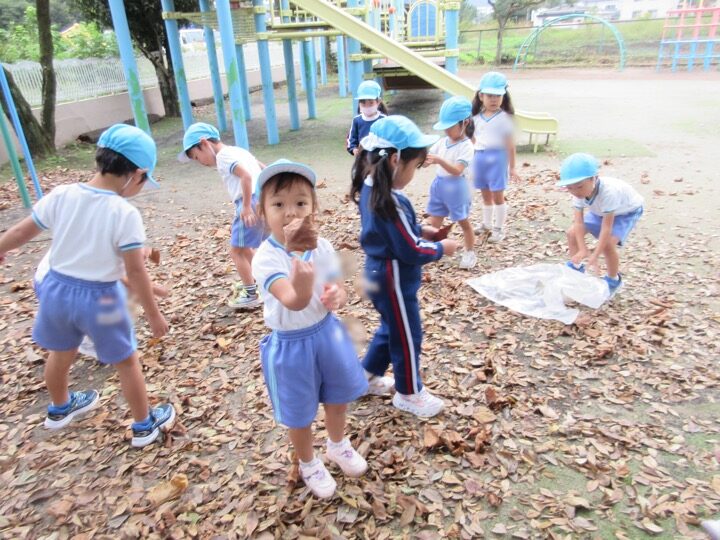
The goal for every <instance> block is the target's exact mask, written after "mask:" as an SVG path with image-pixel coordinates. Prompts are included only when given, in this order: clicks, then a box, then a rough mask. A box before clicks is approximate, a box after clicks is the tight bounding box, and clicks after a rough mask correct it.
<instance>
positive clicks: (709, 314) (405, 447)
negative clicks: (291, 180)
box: [0, 70, 720, 539]
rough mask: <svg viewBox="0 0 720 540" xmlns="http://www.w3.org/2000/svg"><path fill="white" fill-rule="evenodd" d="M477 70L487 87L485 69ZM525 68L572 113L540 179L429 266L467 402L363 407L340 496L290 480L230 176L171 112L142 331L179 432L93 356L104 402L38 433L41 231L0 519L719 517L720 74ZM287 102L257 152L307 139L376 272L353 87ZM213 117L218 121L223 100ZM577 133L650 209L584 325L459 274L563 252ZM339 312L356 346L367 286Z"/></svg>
mask: <svg viewBox="0 0 720 540" xmlns="http://www.w3.org/2000/svg"><path fill="white" fill-rule="evenodd" d="M461 76H463V77H464V78H466V79H467V80H469V81H471V82H473V83H476V82H477V81H479V79H480V77H481V76H482V72H481V71H477V70H464V71H463V72H462V73H461ZM508 76H509V79H510V91H511V93H512V97H513V100H514V103H515V106H516V108H517V109H520V110H526V111H542V112H547V113H550V114H552V115H553V116H555V117H556V118H557V119H558V120H559V122H560V134H559V137H558V140H557V141H556V143H555V144H553V145H552V146H551V147H549V148H542V149H541V151H540V152H539V153H538V154H533V153H532V150H531V149H529V148H528V147H527V146H526V137H527V136H526V135H522V134H520V135H518V144H519V145H520V147H519V150H520V153H519V156H518V168H519V170H520V173H521V177H522V181H521V182H520V183H518V184H517V185H514V186H512V188H511V189H510V190H509V191H508V200H509V204H510V233H509V236H508V239H507V240H506V242H505V243H504V244H502V245H500V246H489V245H486V244H483V245H481V244H480V243H479V244H478V254H479V257H480V264H479V267H478V268H476V269H475V271H473V273H468V272H464V271H461V270H459V269H458V268H457V261H455V260H443V261H441V262H439V263H438V264H434V265H429V266H427V267H426V283H425V285H424V286H423V289H422V292H421V304H422V306H423V318H424V321H425V328H426V336H425V343H424V355H423V360H422V362H423V365H424V375H423V376H424V379H425V381H426V383H427V384H428V386H429V387H430V388H432V390H433V392H436V393H438V394H439V395H440V396H442V397H443V398H444V399H445V400H446V402H447V403H448V407H447V410H446V412H444V413H443V414H442V415H441V416H439V417H438V418H435V419H432V420H430V421H427V422H420V421H418V420H415V419H412V418H408V417H407V416H403V415H401V414H400V413H398V412H396V411H394V410H393V408H392V406H391V405H390V403H389V400H385V399H364V400H361V401H359V402H358V403H357V404H355V405H354V406H353V409H352V411H351V415H350V419H349V434H350V436H351V438H352V440H353V442H354V443H355V444H356V446H358V447H360V448H361V450H362V451H363V453H364V454H365V455H366V456H367V459H368V462H369V464H370V471H369V472H368V474H367V475H366V477H365V478H363V479H359V480H340V478H339V475H337V474H336V477H338V480H339V483H340V489H339V496H338V497H336V498H335V499H334V500H333V501H331V502H323V503H321V502H318V501H317V500H315V499H313V498H312V497H311V496H309V495H308V494H307V493H306V492H305V490H304V488H303V486H302V482H299V483H298V482H296V478H295V476H294V475H293V474H292V471H291V473H290V474H288V470H289V466H288V463H289V461H288V456H289V450H288V444H287V441H286V439H285V437H284V432H283V430H282V429H279V428H277V427H276V426H275V424H274V422H273V420H272V415H271V413H270V410H269V404H268V402H267V399H266V395H265V389H264V386H263V383H262V377H261V373H260V369H259V362H258V359H257V343H258V341H259V339H260V337H261V336H262V335H264V333H265V329H264V327H263V324H262V320H261V319H262V317H261V314H260V312H253V313H250V314H241V313H233V312H231V311H230V310H228V309H227V308H225V307H224V302H225V300H226V299H227V292H228V290H229V286H230V284H231V283H232V282H233V281H234V279H235V276H234V275H233V272H232V269H231V267H230V264H229V260H228V259H227V257H226V255H225V252H226V242H227V236H228V232H229V223H230V220H231V217H232V215H231V212H232V207H231V204H230V203H229V202H228V200H227V196H226V193H225V191H224V188H223V186H222V184H221V182H220V181H219V180H218V178H217V175H216V173H215V172H214V171H212V170H210V169H203V168H201V167H200V166H196V165H195V164H191V165H181V164H179V163H177V162H176V161H175V160H174V156H175V154H176V153H177V151H178V149H179V146H180V141H181V138H182V125H181V123H180V121H179V120H178V119H166V120H163V121H161V122H160V123H158V124H155V125H154V126H153V135H154V137H155V139H156V141H157V142H158V145H159V147H160V161H159V166H158V170H157V174H156V176H157V178H158V179H159V180H160V181H161V183H162V188H161V189H160V190H157V191H152V192H147V193H144V194H141V195H140V196H138V197H137V198H136V199H135V202H136V204H137V205H138V206H139V207H140V209H141V211H142V213H143V216H144V219H145V224H146V228H147V231H148V237H149V239H150V243H152V244H153V245H154V246H156V247H158V248H160V250H161V252H162V263H161V265H160V266H159V267H158V268H153V270H152V272H153V275H154V276H155V278H156V279H157V280H158V281H162V282H164V283H166V284H168V285H169V286H171V287H172V295H171V297H170V298H169V299H167V300H165V301H163V302H162V309H163V310H164V312H165V313H166V314H167V317H168V319H169V320H170V322H171V325H172V327H173V330H172V332H171V334H170V335H169V336H168V337H167V338H165V339H164V340H163V341H162V342H160V343H154V342H152V341H150V340H148V334H147V329H146V324H145V323H144V321H142V319H141V320H140V321H139V323H138V334H139V336H138V337H139V339H140V348H141V350H142V351H143V354H144V364H145V370H146V374H147V377H148V382H149V387H148V388H149V393H150V395H151V398H152V400H153V401H159V400H168V399H169V400H170V401H172V402H173V404H175V406H176V407H177V408H178V410H179V413H180V414H179V422H178V426H177V428H176V429H175V430H174V431H173V432H172V434H171V435H170V436H169V437H168V438H167V439H166V440H165V441H164V443H163V444H157V445H154V446H152V447H150V448H148V449H146V450H144V451H141V452H136V451H132V450H130V449H129V448H128V445H127V441H125V440H123V435H124V436H125V437H127V433H126V431H125V429H126V427H127V425H128V422H129V420H128V418H129V415H128V412H127V409H126V407H125V404H124V401H123V399H122V397H121V396H120V394H119V388H118V381H117V377H116V376H115V375H114V374H113V373H112V371H111V370H110V369H108V368H104V367H102V366H99V365H97V364H96V363H94V362H92V361H90V360H89V359H86V358H83V359H81V360H79V361H78V363H77V364H76V366H75V367H74V370H73V374H72V379H73V381H76V382H75V383H74V384H76V385H80V384H81V381H82V383H83V384H84V383H85V382H88V383H92V385H93V386H94V387H96V388H98V389H99V390H101V395H102V397H103V407H102V408H101V409H99V411H101V412H99V413H98V414H97V415H95V416H93V417H92V418H88V419H85V420H82V421H80V422H77V423H76V424H74V425H73V427H72V428H71V429H67V430H64V431H62V432H60V433H48V432H46V431H44V430H43V428H42V426H41V424H42V419H43V411H44V408H45V406H46V400H47V397H46V393H45V390H44V384H43V382H42V354H43V353H42V351H40V350H39V349H37V348H35V347H34V346H33V345H32V344H31V340H30V338H29V328H30V325H31V322H32V317H33V312H34V307H35V306H34V297H33V293H32V291H31V288H30V278H31V276H32V272H33V268H34V266H35V264H36V263H37V261H38V260H39V258H40V256H41V255H42V253H43V252H44V251H45V249H46V248H47V246H48V238H47V237H46V236H41V237H39V238H38V240H36V241H34V242H33V243H31V244H30V245H29V246H28V247H27V248H25V249H23V250H22V251H21V252H20V253H18V254H12V256H11V257H9V258H8V261H7V263H6V264H5V265H4V266H3V267H1V268H0V291H2V292H1V293H0V313H2V320H1V322H0V331H1V332H2V333H1V334H0V335H1V336H2V337H0V382H1V383H2V384H1V385H0V410H1V411H2V412H3V415H2V417H1V418H0V441H1V442H0V494H1V497H0V537H3V538H4V537H7V538H19V537H32V538H69V537H73V536H74V537H76V538H94V537H96V538H101V537H102V538H111V537H112V538H118V537H124V538H131V537H132V538H134V537H157V538H162V537H173V538H182V537H197V538H210V537H216V536H217V537H230V538H242V537H262V538H281V537H282V538H298V537H308V538H309V537H323V538H331V537H332V538H438V537H451V538H479V537H494V538H511V537H512V538H548V537H550V538H620V539H624V538H645V537H657V538H703V537H704V535H703V534H702V532H701V531H700V529H699V528H698V524H699V521H700V520H701V519H705V518H708V517H712V516H715V517H720V508H719V506H720V470H719V467H718V463H717V460H716V457H715V454H716V453H717V450H716V448H717V449H720V435H719V434H718V433H719V430H720V424H719V423H718V415H719V413H720V405H718V403H717V402H718V399H720V393H719V392H718V380H719V378H718V374H717V366H716V362H717V358H718V345H719V344H720V340H719V339H718V324H719V323H720V303H719V302H718V294H719V293H720V289H719V283H718V268H719V267H720V266H719V265H720V255H719V252H718V248H720V242H719V241H718V239H719V238H720V236H719V234H720V219H718V210H720V197H719V196H718V186H717V185H716V181H717V173H716V172H715V171H716V167H715V162H716V161H717V155H718V152H717V148H718V146H719V145H720V130H718V128H717V126H718V125H720V92H718V90H719V89H720V74H718V73H710V74H706V73H691V74H687V73H679V74H671V73H668V72H665V73H656V72H654V71H649V70H626V71H625V72H622V73H618V72H615V71H609V70H552V71H544V70H543V71H523V72H519V73H508ZM276 96H277V97H278V104H277V112H278V116H279V121H280V137H281V144H280V145H277V146H272V147H271V146H268V145H267V144H266V135H265V131H264V121H263V117H264V113H263V108H262V103H261V97H260V95H259V94H255V95H254V96H253V98H254V99H253V103H254V105H253V119H252V120H250V121H249V122H248V131H249V134H250V140H251V146H252V151H253V152H254V153H255V154H256V155H257V157H258V158H259V159H261V160H262V161H264V162H266V163H267V162H270V161H273V160H274V159H277V158H280V157H286V158H289V159H296V160H300V161H304V162H306V163H309V164H310V165H312V166H313V167H314V168H315V169H316V171H317V172H318V174H319V176H320V177H321V178H323V179H324V187H323V188H322V189H321V190H319V194H320V205H321V212H322V213H321V217H322V219H323V227H322V234H323V235H324V236H326V237H327V238H328V239H330V240H331V241H332V242H333V244H334V245H335V246H336V248H338V249H339V250H340V251H341V253H342V256H343V259H344V260H346V261H349V265H350V266H351V267H352V266H353V265H355V269H356V267H357V265H359V264H361V257H360V252H359V250H358V249H357V248H358V246H357V230H358V222H357V212H356V210H355V208H354V207H353V206H352V204H348V203H347V202H346V201H345V200H344V194H345V193H346V191H347V187H348V181H349V174H350V166H351V158H350V156H349V155H348V154H347V153H346V152H345V150H344V137H345V134H346V131H347V128H348V126H349V123H350V118H351V116H352V114H351V110H350V100H349V99H340V98H338V97H336V96H337V92H336V88H334V87H328V88H325V89H322V90H321V91H320V94H319V96H318V97H319V99H318V113H319V117H318V119H316V120H312V121H310V120H306V119H305V118H306V116H307V114H306V112H305V108H304V106H303V108H302V109H301V118H303V121H302V129H301V130H300V131H297V132H290V131H289V121H288V117H287V114H288V113H287V103H286V102H285V101H284V99H283V96H284V90H283V89H279V90H276ZM386 100H387V101H388V103H389V105H390V110H391V113H401V114H407V115H408V116H410V117H411V118H413V119H414V120H416V122H417V123H418V124H419V125H421V126H422V127H424V128H426V129H430V126H431V125H432V123H434V121H435V117H436V115H437V111H438V109H439V107H440V104H441V102H442V94H441V93H440V92H438V91H408V92H400V93H397V94H396V95H392V96H387V99H386ZM197 113H198V114H197V116H198V118H200V119H204V120H207V121H210V122H212V121H213V110H212V106H207V107H202V108H200V109H199V110H198V111H197ZM228 138H229V136H228ZM574 151H589V152H592V153H594V154H595V155H597V156H598V157H599V158H601V159H602V160H603V162H604V165H603V170H602V172H603V174H608V175H612V176H617V177H619V178H624V179H626V180H628V181H629V182H630V183H632V184H633V185H634V186H635V187H636V188H637V189H638V190H639V191H640V192H641V193H642V195H643V196H644V197H645V199H646V213H645V216H644V217H643V220H642V222H641V224H640V226H639V228H638V230H637V231H636V233H633V236H632V241H631V242H630V243H629V246H628V247H627V248H626V249H625V250H624V252H623V254H622V267H623V270H624V272H625V278H626V287H625V289H624V290H623V291H622V293H621V294H620V295H619V296H618V297H617V298H616V299H615V300H614V301H613V302H612V303H610V304H608V305H606V306H603V307H602V308H601V309H600V310H597V311H591V310H583V311H584V313H583V316H582V317H581V319H579V320H578V322H577V323H576V324H575V325H571V326H564V325H562V324H561V323H558V322H551V321H540V320H535V319H529V318H525V317H521V316H519V315H517V314H514V313H511V312H509V311H508V310H506V309H505V308H501V307H498V306H494V305H492V304H490V303H489V302H487V301H486V300H485V299H484V298H482V297H480V296H478V295H476V294H475V293H474V292H473V291H472V290H471V289H470V288H469V287H468V286H467V285H466V284H465V283H464V281H465V280H466V279H467V278H469V277H472V276H474V275H481V274H483V273H486V272H489V271H493V270H498V269H501V268H504V267H508V266H514V265H526V264H532V263H535V262H557V261H562V260H564V258H565V253H564V240H563V238H564V233H563V231H564V228H565V227H566V226H567V224H568V221H569V216H570V208H569V201H568V195H567V194H565V193H563V192H561V191H559V190H558V189H556V188H555V187H554V185H553V181H554V178H553V175H554V172H555V171H557V169H558V168H559V164H560V162H561V160H562V158H563V157H564V156H565V155H567V154H568V153H571V152H574ZM91 161H92V149H91V148H88V147H84V146H74V147H71V148H68V149H66V150H65V151H64V152H63V153H61V156H60V157H59V158H54V159H53V160H47V161H46V162H44V163H41V164H39V168H40V169H41V170H43V171H44V176H45V179H44V180H43V183H44V184H45V185H47V186H50V185H54V184H56V183H61V182H64V181H69V180H70V179H72V178H75V179H77V178H81V177H82V176H83V172H82V171H85V170H88V169H89V167H90V166H91ZM1 175H2V178H3V179H5V178H7V177H10V176H11V173H10V171H9V170H8V169H7V168H5V169H3V170H2V173H1ZM431 180H432V175H431V171H430V170H420V171H419V172H418V174H417V175H416V178H415V180H414V181H413V183H412V184H411V185H410V187H409V188H408V190H407V192H408V193H409V196H410V197H411V199H412V200H413V201H414V202H415V203H416V208H417V209H418V211H422V209H423V208H424V204H425V201H426V199H427V192H428V188H429V185H430V182H431ZM11 197H16V195H14V194H13V190H12V188H11V187H10V185H9V184H5V185H4V186H3V185H0V203H3V202H5V203H6V204H5V207H6V209H5V210H2V211H0V230H4V229H6V228H7V226H9V225H10V224H11V223H12V222H13V221H14V220H15V219H17V218H18V217H19V216H21V215H23V213H24V211H23V210H22V209H20V208H19V202H18V200H17V198H15V199H11ZM8 201H11V202H8ZM0 208H3V206H2V205H1V204H0ZM356 275H357V273H356V272H355V273H353V272H351V273H350V275H349V276H348V277H349V280H348V287H350V289H351V291H352V289H353V283H354V278H355V277H356ZM340 315H341V316H342V317H343V318H344V319H345V320H346V321H347V322H348V324H349V326H350V327H351V330H352V331H353V334H354V335H356V336H357V339H358V341H359V343H362V342H364V341H365V340H367V339H368V338H369V337H370V336H371V335H372V331H373V329H374V327H375V325H376V324H377V316H376V314H375V313H374V312H373V310H372V307H371V305H370V304H369V303H368V302H366V301H364V300H362V299H361V298H360V296H358V294H357V293H356V292H354V291H353V292H352V294H351V301H350V304H349V305H348V306H347V307H346V308H345V309H343V310H342V311H341V313H340ZM76 387H77V386H76ZM319 425H321V423H319ZM323 434H324V432H323V431H322V430H321V429H318V435H317V442H318V446H320V445H321V443H322V441H323V440H324V438H323ZM334 472H335V473H337V471H334ZM178 474H185V475H186V476H187V477H188V479H189V487H188V488H187V490H186V491H184V492H183V493H182V494H180V496H179V497H177V498H176V499H173V500H170V501H168V502H164V503H161V504H158V505H153V504H151V503H149V502H148V500H149V499H148V497H147V494H148V493H149V492H150V491H151V490H152V488H153V486H156V485H157V484H159V483H161V482H163V481H166V480H168V479H170V478H172V477H173V476H175V475H178Z"/></svg>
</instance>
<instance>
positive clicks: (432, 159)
mask: <svg viewBox="0 0 720 540" xmlns="http://www.w3.org/2000/svg"><path fill="white" fill-rule="evenodd" d="M437 157H438V156H436V155H435V154H428V155H427V157H426V158H425V161H424V162H423V164H422V166H423V168H425V167H429V166H430V165H436V164H437Z"/></svg>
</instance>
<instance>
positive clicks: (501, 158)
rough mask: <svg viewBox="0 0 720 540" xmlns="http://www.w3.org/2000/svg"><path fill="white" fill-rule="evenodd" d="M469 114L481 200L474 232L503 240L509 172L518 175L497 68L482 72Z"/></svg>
mask: <svg viewBox="0 0 720 540" xmlns="http://www.w3.org/2000/svg"><path fill="white" fill-rule="evenodd" d="M472 114H473V121H474V122H475V160H474V161H473V178H474V182H475V188H476V189H479V190H480V194H481V195H482V200H483V222H482V225H481V226H480V227H479V228H478V229H476V231H475V232H476V233H478V234H480V233H482V232H483V231H491V232H492V234H491V235H490V238H489V240H488V241H489V242H493V243H497V242H502V241H503V239H504V238H505V220H506V218H507V212H508V208H507V204H506V202H505V189H506V188H507V183H508V175H509V177H510V178H511V179H512V180H517V178H518V175H517V173H516V172H515V142H514V140H513V131H514V129H515V128H514V125H513V114H515V109H514V108H513V105H512V100H511V99H510V93H509V92H508V91H507V78H506V77H505V75H503V74H502V73H498V72H497V71H490V72H489V73H486V74H485V75H483V78H482V79H481V80H480V86H479V88H478V91H477V92H476V94H475V97H474V98H473V103H472Z"/></svg>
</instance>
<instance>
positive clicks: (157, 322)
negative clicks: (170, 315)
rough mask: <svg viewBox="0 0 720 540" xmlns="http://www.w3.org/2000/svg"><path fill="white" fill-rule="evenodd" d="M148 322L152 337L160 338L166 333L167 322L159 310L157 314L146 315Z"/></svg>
mask: <svg viewBox="0 0 720 540" xmlns="http://www.w3.org/2000/svg"><path fill="white" fill-rule="evenodd" d="M148 323H150V330H152V334H153V337H154V338H156V339H157V338H161V337H163V336H164V335H165V334H167V333H168V330H169V327H168V323H167V321H166V320H165V317H163V315H162V313H160V312H159V311H158V313H157V315H154V316H152V317H148Z"/></svg>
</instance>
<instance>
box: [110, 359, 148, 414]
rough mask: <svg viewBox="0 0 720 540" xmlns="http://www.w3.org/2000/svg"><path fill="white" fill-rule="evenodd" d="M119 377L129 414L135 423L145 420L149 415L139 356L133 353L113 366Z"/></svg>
mask: <svg viewBox="0 0 720 540" xmlns="http://www.w3.org/2000/svg"><path fill="white" fill-rule="evenodd" d="M115 369H117V372H118V376H119V377H120V387H121V388H122V392H123V396H125V400H126V401H127V402H128V406H129V407H130V413H131V414H132V416H133V419H134V420H135V422H142V421H143V420H145V419H147V417H148V414H149V413H150V407H149V405H148V397H147V390H146V389H145V376H144V375H143V372H142V367H141V366H140V355H139V354H138V353H137V351H135V352H134V353H133V354H132V356H130V357H128V358H126V359H125V360H123V361H122V362H120V363H118V364H116V365H115Z"/></svg>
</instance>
